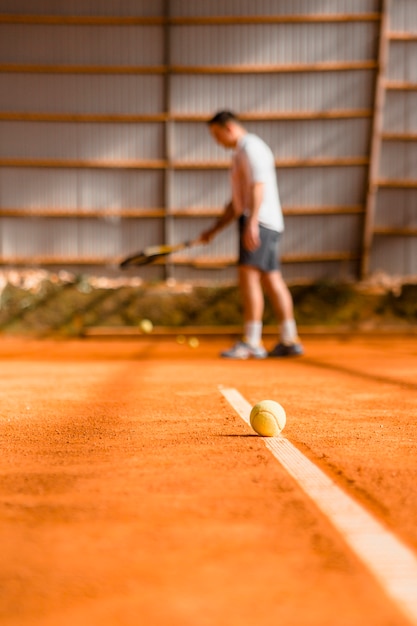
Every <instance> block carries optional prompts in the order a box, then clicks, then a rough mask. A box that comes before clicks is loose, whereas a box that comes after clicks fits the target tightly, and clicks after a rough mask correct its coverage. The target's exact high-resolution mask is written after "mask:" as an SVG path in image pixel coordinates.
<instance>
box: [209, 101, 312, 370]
mask: <svg viewBox="0 0 417 626" xmlns="http://www.w3.org/2000/svg"><path fill="white" fill-rule="evenodd" d="M208 125H209V129H210V133H211V135H212V136H213V138H214V139H215V141H217V143H219V144H220V145H222V146H223V147H225V148H229V149H232V150H233V151H234V152H233V158H232V167H231V191H232V194H231V195H232V198H231V200H230V202H229V203H228V204H227V205H226V207H225V209H224V211H223V213H222V215H221V216H220V217H219V219H218V220H217V222H216V223H215V224H214V225H213V226H212V228H210V229H208V230H206V231H204V232H203V233H202V234H201V241H203V242H204V243H208V242H210V241H211V239H212V238H213V237H214V236H215V235H216V234H217V233H218V232H219V231H220V230H222V229H223V228H225V227H226V226H227V225H228V224H230V223H231V222H232V221H233V220H237V221H238V223H239V231H240V247H239V264H238V265H239V287H240V291H241V294H242V300H243V312H244V337H243V339H242V340H241V341H238V342H237V343H236V344H235V345H234V346H232V347H231V348H230V349H229V350H226V351H224V352H222V353H221V356H223V357H225V358H229V359H248V358H255V359H264V358H266V357H267V356H269V357H289V356H299V355H301V354H303V348H302V345H301V344H300V342H299V339H298V336H297V327H296V323H295V320H294V311H293V301H292V297H291V294H290V292H289V290H288V287H287V286H286V284H285V282H284V280H283V278H282V275H281V271H280V261H279V240H280V236H281V233H282V232H283V230H284V221H283V216H282V210H281V204H280V199H279V194H278V185H277V179H276V172H275V159H274V155H273V154H272V151H271V149H270V148H269V146H268V145H267V144H266V143H265V142H264V141H263V140H262V139H261V138H260V137H258V136H257V135H254V134H251V133H248V132H247V130H246V129H245V128H244V127H243V126H242V124H241V123H240V122H239V120H238V119H237V117H236V115H235V114H234V113H232V112H230V111H220V112H219V113H217V114H216V115H215V116H214V117H213V118H212V119H211V120H210V121H209V122H208ZM264 290H265V292H266V294H267V296H268V297H269V299H270V301H271V304H272V306H273V309H274V312H275V314H276V316H277V319H278V322H279V334H280V339H279V341H278V343H277V344H276V346H275V347H274V348H273V349H272V350H271V351H270V352H269V353H267V351H266V350H265V348H264V347H263V345H262V318H263V312H264Z"/></svg>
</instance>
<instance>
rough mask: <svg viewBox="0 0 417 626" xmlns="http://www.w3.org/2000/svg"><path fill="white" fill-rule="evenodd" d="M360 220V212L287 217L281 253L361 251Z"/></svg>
mask: <svg viewBox="0 0 417 626" xmlns="http://www.w3.org/2000/svg"><path fill="white" fill-rule="evenodd" d="M361 221H362V218H361V216H358V215H333V216H332V217H331V218H329V217H328V216H325V215H314V216H305V215H304V216H302V217H287V218H286V220H285V224H286V228H285V234H284V236H283V238H282V253H283V254H289V255H291V254H308V253H312V254H320V253H326V252H353V251H356V252H359V241H358V235H359V234H360V228H361Z"/></svg>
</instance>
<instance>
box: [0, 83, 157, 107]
mask: <svg viewBox="0 0 417 626" xmlns="http://www.w3.org/2000/svg"><path fill="white" fill-rule="evenodd" d="M163 110H164V79H163V76H160V75H141V74H137V75H136V74H134V75H116V74H110V75H97V74H96V75H93V74H82V75H80V74H23V73H22V74H20V73H19V74H0V111H15V112H28V113H73V114H77V113H78V114H79V113H91V114H114V113H117V114H120V115H122V114H125V115H128V114H130V115H132V114H140V113H158V112H162V111H163Z"/></svg>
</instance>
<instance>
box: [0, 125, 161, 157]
mask: <svg viewBox="0 0 417 626" xmlns="http://www.w3.org/2000/svg"><path fill="white" fill-rule="evenodd" d="M0 158H24V159H58V160H76V159H94V160H103V161H112V160H114V161H127V160H133V161H134V160H141V159H163V158H164V127H163V124H162V123H152V124H144V123H135V124H117V123H106V124H97V123H94V124H90V123H81V124H76V123H39V122H2V121H0Z"/></svg>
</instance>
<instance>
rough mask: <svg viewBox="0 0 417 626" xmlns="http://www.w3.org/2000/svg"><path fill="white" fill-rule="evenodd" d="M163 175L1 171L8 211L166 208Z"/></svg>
mask: <svg viewBox="0 0 417 626" xmlns="http://www.w3.org/2000/svg"><path fill="white" fill-rule="evenodd" d="M163 189H164V183H163V173H162V172H159V171H134V170H113V171H112V170H109V171H100V170H75V169H74V170H65V169H59V170H48V169H38V168H19V169H13V168H0V207H1V208H5V209H14V208H16V209H17V208H27V209H28V211H30V210H31V209H35V208H56V209H75V208H76V209H79V210H80V209H81V210H86V211H88V210H89V209H109V208H113V209H117V208H119V209H124V208H126V209H129V208H146V207H148V208H155V207H162V206H163V201H164V198H163Z"/></svg>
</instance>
